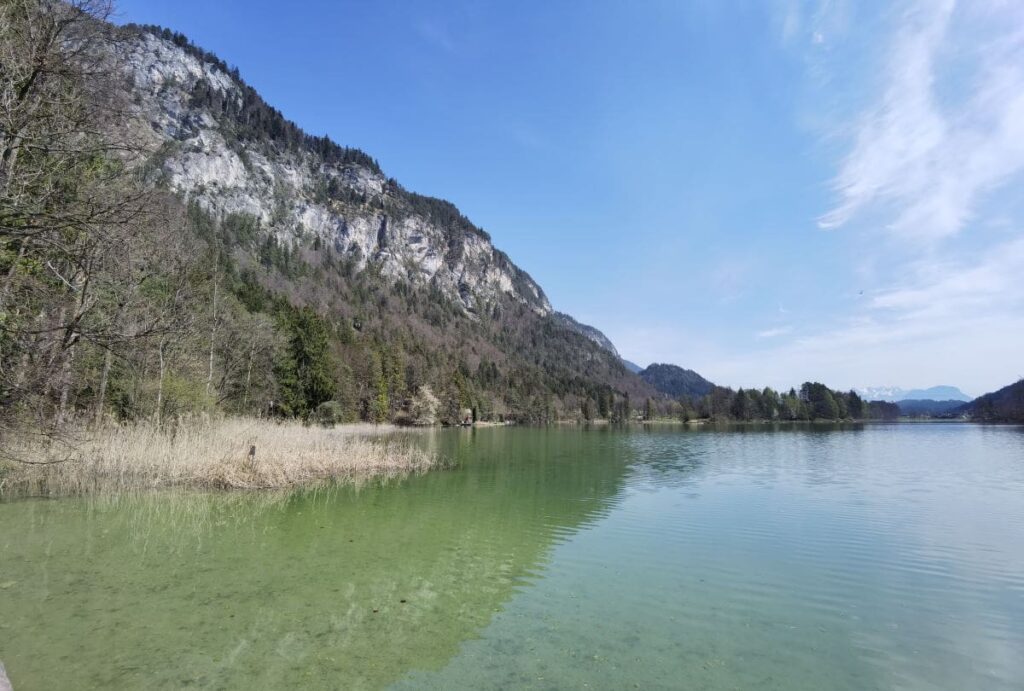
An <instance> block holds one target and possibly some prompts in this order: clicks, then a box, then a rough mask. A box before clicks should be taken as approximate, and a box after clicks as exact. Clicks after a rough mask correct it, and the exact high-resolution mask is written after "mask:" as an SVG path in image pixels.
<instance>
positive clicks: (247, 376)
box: [242, 336, 256, 410]
mask: <svg viewBox="0 0 1024 691" xmlns="http://www.w3.org/2000/svg"><path fill="white" fill-rule="evenodd" d="M254 357H256V337H255V336H253V337H252V344H251V345H250V346H249V365H248V366H247V367H246V370H245V395H244V396H242V409H243V410H244V409H245V408H247V407H248V405H249V384H250V383H251V382H252V360H253V358H254Z"/></svg>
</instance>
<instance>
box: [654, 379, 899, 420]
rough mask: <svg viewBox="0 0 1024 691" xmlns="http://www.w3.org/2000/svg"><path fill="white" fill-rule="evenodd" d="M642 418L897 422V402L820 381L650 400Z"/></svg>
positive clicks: (720, 389)
mask: <svg viewBox="0 0 1024 691" xmlns="http://www.w3.org/2000/svg"><path fill="white" fill-rule="evenodd" d="M639 414H640V416H641V417H642V418H644V419H647V420H654V419H657V418H659V417H660V418H666V417H671V418H678V419H680V420H682V421H684V422H685V421H689V420H693V419H710V420H716V421H739V422H748V421H754V420H769V421H770V420H775V421H801V420H804V421H810V420H896V419H898V418H899V416H900V409H899V406H897V405H896V404H895V403H888V402H885V401H865V400H864V399H863V398H861V397H860V396H859V395H858V394H857V392H856V391H833V390H832V389H830V388H828V387H827V386H825V385H824V384H820V383H818V382H805V383H804V384H803V385H802V386H801V387H800V389H799V390H797V389H790V390H789V391H788V392H784V393H780V392H778V391H775V390H774V389H772V388H770V387H766V388H764V389H761V390H760V391H759V390H757V389H736V390H733V389H730V388H727V387H722V386H716V387H714V388H713V389H712V390H711V392H710V393H708V394H706V395H705V396H702V397H699V398H698V397H684V398H681V399H679V400H674V401H670V402H668V403H665V402H663V401H657V400H655V399H648V400H647V401H646V403H645V404H644V407H643V410H642V412H640V413H639Z"/></svg>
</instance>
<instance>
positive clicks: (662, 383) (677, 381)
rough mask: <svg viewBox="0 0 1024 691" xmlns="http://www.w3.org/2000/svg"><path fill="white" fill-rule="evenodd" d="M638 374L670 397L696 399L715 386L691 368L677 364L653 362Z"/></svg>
mask: <svg viewBox="0 0 1024 691" xmlns="http://www.w3.org/2000/svg"><path fill="white" fill-rule="evenodd" d="M639 374H640V378H641V379H643V380H644V381H645V382H647V383H648V384H650V385H651V386H653V387H654V388H655V389H657V390H658V391H660V392H661V393H663V394H665V395H666V396H671V397H672V398H687V399H698V398H701V397H702V396H706V395H707V394H709V393H711V391H712V390H713V389H714V388H715V385H714V384H712V383H711V382H709V381H708V380H707V379H705V378H704V377H702V376H700V375H699V374H697V373H696V372H694V371H693V370H690V369H683V368H682V367H679V366H677V365H664V364H653V365H650V366H648V367H647V369H645V370H642V371H641V372H640V373H639Z"/></svg>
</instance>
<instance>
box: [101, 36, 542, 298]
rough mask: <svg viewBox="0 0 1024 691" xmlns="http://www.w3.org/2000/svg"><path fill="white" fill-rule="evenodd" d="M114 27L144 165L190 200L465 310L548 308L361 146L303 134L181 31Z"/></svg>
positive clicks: (449, 213) (452, 213)
mask: <svg viewBox="0 0 1024 691" xmlns="http://www.w3.org/2000/svg"><path fill="white" fill-rule="evenodd" d="M123 33H124V40H123V42H122V43H121V44H119V46H118V47H117V50H118V52H119V53H120V55H119V57H120V58H121V62H122V64H123V65H124V69H125V71H126V73H127V74H126V77H127V79H128V80H129V81H130V82H131V89H132V91H133V94H134V95H135V103H136V109H137V111H136V115H137V121H138V123H139V126H140V128H141V129H142V130H143V131H144V132H145V133H146V137H147V138H148V140H149V145H150V147H151V148H152V149H153V150H154V151H155V152H156V155H155V156H154V157H153V160H152V165H153V172H152V175H154V176H159V177H161V178H162V179H163V180H164V181H165V182H166V183H167V184H169V186H170V187H171V188H172V189H174V190H175V191H177V192H179V193H180V194H182V195H183V196H184V197H185V198H186V199H188V200H189V201H192V202H195V203H198V204H199V205H200V206H201V207H203V208H204V209H205V210H206V211H208V212H210V213H212V214H213V215H214V216H218V217H224V216H226V215H228V214H245V215H247V216H251V217H253V218H255V219H257V220H258V222H259V227H260V228H261V230H262V231H263V232H265V233H267V234H272V235H273V236H274V237H275V238H276V240H277V241H278V242H279V243H282V244H284V245H286V246H291V247H296V246H304V247H318V246H325V245H326V246H333V247H334V248H335V249H336V250H338V251H340V252H342V253H344V254H345V255H347V256H349V257H350V258H351V259H352V260H353V261H354V262H355V264H356V265H357V267H358V268H360V269H362V268H365V267H366V265H367V264H368V263H370V262H373V263H374V264H375V266H376V268H377V269H378V270H379V271H380V273H381V274H382V275H383V276H385V277H386V278H389V279H391V280H399V279H401V280H404V281H408V282H410V283H413V284H428V283H433V284H434V285H436V286H437V287H438V288H439V289H441V290H442V291H443V292H444V293H445V294H446V295H447V297H449V298H450V299H451V300H452V301H453V302H454V303H456V304H459V305H461V306H462V307H463V308H464V309H465V310H466V312H467V314H469V315H473V314H475V313H477V312H479V311H480V310H482V309H485V308H487V307H488V305H490V304H496V303H497V302H498V301H500V300H502V299H503V298H511V299H513V300H515V301H518V302H520V303H523V304H525V305H527V306H528V307H529V308H530V309H531V310H532V311H533V312H534V313H536V314H538V315H541V316H544V315H548V314H550V313H551V312H552V309H551V305H550V303H549V302H548V299H547V297H546V296H545V295H544V292H543V291H542V290H541V288H540V286H538V285H537V283H536V282H534V281H533V280H532V279H531V278H530V277H529V276H528V275H527V274H526V273H525V272H524V271H522V270H521V269H519V268H518V267H516V266H515V265H514V264H513V263H512V262H511V261H510V260H509V259H508V257H507V256H506V255H504V254H503V253H502V252H500V251H498V250H496V249H495V247H494V246H493V245H492V244H491V241H490V238H489V237H488V236H487V234H486V233H484V232H483V231H481V230H479V229H477V228H476V227H474V226H473V225H472V224H471V223H470V222H469V221H468V220H467V219H465V218H464V217H463V216H461V214H459V213H458V211H457V210H456V209H455V208H454V207H453V206H451V205H450V204H447V203H446V202H442V201H441V200H436V199H430V198H426V197H421V196H419V195H416V194H413V193H411V192H408V191H406V190H405V189H403V188H402V187H401V186H400V185H398V183H397V182H395V181H394V180H390V179H388V178H387V177H385V175H384V174H383V173H382V172H381V171H380V169H379V167H378V166H377V165H376V163H375V162H374V161H373V160H372V159H370V158H369V157H368V156H366V155H365V154H362V153H361V152H353V151H352V150H347V149H342V148H341V147H338V146H337V145H334V144H333V143H331V142H329V141H327V140H326V139H319V138H312V137H309V136H308V135H305V134H304V133H302V132H301V131H300V130H298V128H296V127H295V126H294V125H293V124H292V123H289V122H287V121H286V120H284V119H283V118H282V117H281V115H280V113H278V112H277V111H274V110H273V109H272V108H270V107H269V106H267V105H266V104H265V103H263V102H262V99H260V98H259V97H258V96H257V95H256V94H255V92H254V91H253V90H252V89H251V88H250V87H248V86H247V85H246V84H245V83H244V82H243V81H241V79H240V78H239V77H238V75H237V72H235V71H231V70H229V69H228V68H227V66H226V65H225V64H224V63H223V62H221V61H219V60H217V59H216V58H215V57H213V56H211V55H209V54H205V53H203V51H201V50H199V49H197V48H195V47H194V46H191V45H189V44H187V43H185V42H184V41H183V37H180V35H179V36H178V37H175V36H170V35H168V33H167V32H164V33H163V34H161V33H160V32H159V31H155V30H151V29H141V28H138V27H126V28H125V29H124V32H123ZM175 38H177V39H178V40H175ZM350 154H351V155H350Z"/></svg>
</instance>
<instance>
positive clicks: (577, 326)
mask: <svg viewBox="0 0 1024 691" xmlns="http://www.w3.org/2000/svg"><path fill="white" fill-rule="evenodd" d="M555 319H556V320H557V321H559V322H560V323H561V324H562V325H564V326H566V327H568V328H569V329H571V330H572V331H575V332H576V333H578V334H580V335H582V336H586V337H587V338H589V339H590V340H591V341H593V342H594V343H596V344H597V345H598V346H599V347H600V348H602V349H603V350H606V351H608V352H609V353H611V354H612V355H614V356H615V357H617V358H619V359H620V360H621V359H622V358H621V357H619V351H618V350H616V349H615V344H614V343H612V342H611V340H610V339H609V338H608V337H607V336H605V335H604V334H603V333H601V331H599V330H598V329H596V328H594V327H593V326H589V325H587V324H581V323H580V322H578V321H576V320H575V319H573V318H572V317H570V316H569V315H568V314H565V313H563V312H555Z"/></svg>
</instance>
